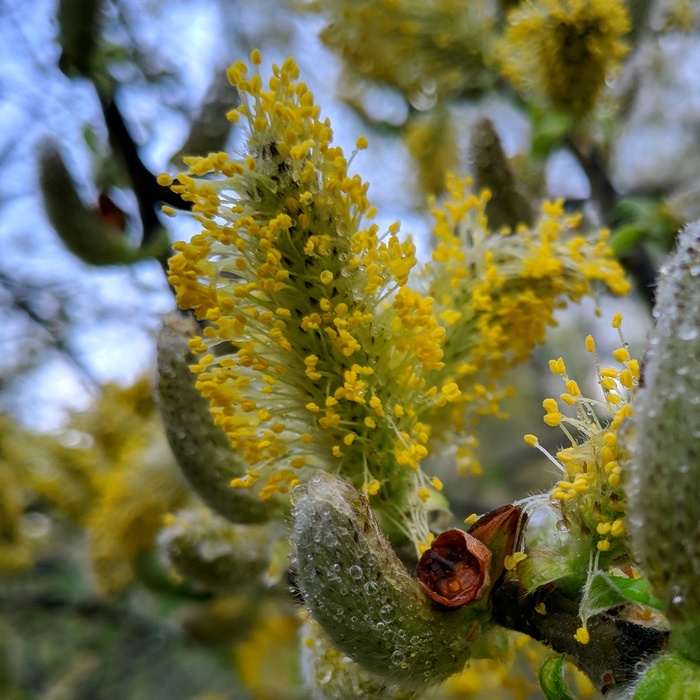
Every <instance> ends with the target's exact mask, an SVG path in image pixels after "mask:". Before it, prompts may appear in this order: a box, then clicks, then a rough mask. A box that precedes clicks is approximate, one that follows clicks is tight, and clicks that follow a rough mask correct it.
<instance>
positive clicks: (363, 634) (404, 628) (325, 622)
mask: <svg viewBox="0 0 700 700" xmlns="http://www.w3.org/2000/svg"><path fill="white" fill-rule="evenodd" d="M293 516H294V527H293V532H292V540H293V544H294V546H295V547H296V556H297V567H298V583H299V587H300V589H301V591H302V593H303V595H304V599H305V601H306V603H307V605H308V606H309V608H310V610H311V613H312V616H313V617H314V619H315V620H316V621H317V622H318V623H319V624H320V625H321V627H322V628H323V630H324V632H325V634H326V635H327V636H328V637H329V639H330V640H331V642H332V643H333V645H334V646H335V647H336V648H337V649H339V650H340V651H342V652H345V653H346V654H347V655H348V656H350V657H351V658H352V659H353V660H354V661H356V662H357V663H359V664H360V665H361V666H362V667H363V668H364V669H366V670H367V671H369V672H370V673H374V674H376V675H378V676H379V677H380V678H382V679H384V680H385V681H387V682H389V683H396V684H398V685H400V686H401V688H403V689H414V690H417V689H420V688H423V687H426V686H428V685H431V684H435V683H440V682H442V681H444V680H445V679H446V678H448V677H449V676H451V675H453V674H455V673H458V672H459V671H461V670H462V668H463V667H464V664H465V663H466V662H467V660H468V659H469V655H470V647H469V644H470V641H471V640H473V639H474V638H475V637H476V636H477V635H478V633H479V631H480V624H479V619H478V616H479V615H483V614H484V613H483V611H478V610H476V609H473V608H469V607H465V608H462V609H460V610H458V611H453V612H444V611H442V610H439V609H438V608H437V607H436V606H434V605H433V603H431V602H430V601H429V600H428V598H427V597H426V595H425V594H424V593H423V591H422V590H421V589H420V586H419V585H418V583H417V582H416V580H415V579H413V578H412V577H411V576H410V575H409V573H408V572H407V571H406V568H405V567H404V566H403V564H402V563H401V562H400V561H399V559H398V558H397V556H396V554H395V553H394V551H393V549H392V548H391V545H390V544H389V542H388V541H387V539H386V537H385V536H384V534H383V533H382V532H381V530H380V528H379V525H378V524H377V521H376V519H375V518H374V516H373V515H372V512H371V510H370V508H369V504H368V502H367V500H366V499H365V498H364V497H363V496H362V495H361V494H360V493H359V491H357V490H356V489H355V488H353V487H352V486H351V485H349V484H348V483H347V482H345V481H343V480H342V479H340V478H338V477H336V476H333V475H330V474H327V473H319V474H317V475H316V476H314V477H313V478H312V479H311V480H310V482H309V483H308V485H307V486H306V488H305V490H304V492H303V495H301V496H298V497H297V498H296V500H295V505H294V510H293Z"/></svg>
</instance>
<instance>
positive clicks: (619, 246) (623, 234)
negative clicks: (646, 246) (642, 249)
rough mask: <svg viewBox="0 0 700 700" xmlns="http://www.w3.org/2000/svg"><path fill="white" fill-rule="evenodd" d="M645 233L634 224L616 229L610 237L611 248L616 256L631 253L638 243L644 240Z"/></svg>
mask: <svg viewBox="0 0 700 700" xmlns="http://www.w3.org/2000/svg"><path fill="white" fill-rule="evenodd" d="M643 235H644V232H643V231H642V229H640V228H639V227H638V226H635V225H634V224H626V225H624V226H620V227H619V228H617V229H615V231H614V232H613V234H612V236H611V237H610V247H611V248H612V249H613V252H614V253H615V255H617V256H619V255H624V254H625V253H629V252H630V251H631V250H632V248H634V246H635V245H636V244H637V242H638V241H639V240H640V239H641V238H642V236H643Z"/></svg>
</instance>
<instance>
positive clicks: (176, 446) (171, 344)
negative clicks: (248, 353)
mask: <svg viewBox="0 0 700 700" xmlns="http://www.w3.org/2000/svg"><path fill="white" fill-rule="evenodd" d="M196 332H197V325H196V323H195V322H194V321H193V320H190V319H188V318H186V317H184V316H181V315H179V314H173V315H171V316H169V317H168V318H166V320H165V324H164V325H163V328H162V330H161V333H160V336H159V338H158V393H159V396H160V412H161V416H162V418H163V424H164V426H165V432H166V434H167V436H168V441H169V442H170V447H171V448H172V451H173V453H174V454H175V458H176V459H177V461H178V463H179V465H180V468H181V469H182V472H183V473H184V475H185V477H186V479H187V481H188V482H189V484H190V486H192V488H193V489H194V490H195V491H196V492H197V494H198V495H199V496H200V497H201V498H202V499H203V500H204V501H205V503H206V504H207V505H209V506H211V507H212V508H213V509H214V510H215V511H216V512H217V513H220V514H221V515H223V516H224V517H225V518H227V519H228V520H230V521H231V522H234V523H258V522H263V521H265V520H267V519H268V518H269V517H270V514H271V513H272V511H273V510H274V506H273V505H272V504H271V503H269V502H263V501H261V500H260V499H259V498H258V496H257V495H255V494H253V493H251V492H250V491H247V490H245V489H234V488H232V487H231V480H232V479H234V478H237V477H242V476H244V475H245V466H244V464H243V461H242V460H241V459H240V458H239V457H238V455H236V453H235V452H234V451H233V449H232V448H231V446H230V445H229V442H228V438H227V437H226V434H225V433H224V432H223V430H221V428H219V426H217V425H215V424H214V421H213V419H212V417H211V414H210V413H209V405H208V402H207V400H206V399H204V398H203V397H202V396H201V395H200V394H199V392H198V391H197V389H196V388H195V376H194V375H193V374H192V373H191V372H190V370H189V365H190V364H192V363H193V362H194V361H195V360H194V356H193V355H192V354H191V352H190V349H189V345H188V342H187V341H188V339H189V338H191V337H192V336H194V335H195V334H196Z"/></svg>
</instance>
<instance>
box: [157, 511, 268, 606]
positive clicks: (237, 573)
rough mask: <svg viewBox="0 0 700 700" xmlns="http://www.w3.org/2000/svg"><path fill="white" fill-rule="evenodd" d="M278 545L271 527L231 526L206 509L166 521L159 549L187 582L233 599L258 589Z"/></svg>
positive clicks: (182, 514) (179, 512)
mask: <svg viewBox="0 0 700 700" xmlns="http://www.w3.org/2000/svg"><path fill="white" fill-rule="evenodd" d="M279 539H280V534H279V533H278V532H275V530H274V528H273V527H272V526H271V525H234V524H232V523H229V522H228V521H226V520H224V519H223V518H222V517H220V516H218V515H216V514H215V513H213V512H212V511H211V510H209V509H208V508H192V509H188V510H180V511H177V513H175V514H174V515H172V516H169V522H168V523H167V525H166V527H164V528H163V529H162V530H161V531H160V532H159V533H158V546H159V549H160V551H161V553H162V555H163V556H164V557H165V559H166V561H167V563H168V564H169V565H170V566H171V567H172V568H173V569H174V570H175V571H176V572H177V573H178V574H179V575H180V576H182V577H183V578H184V579H185V580H186V581H188V582H190V583H194V584H198V585H200V586H202V587H203V588H205V589H207V590H210V591H214V592H217V593H232V592H238V591H241V590H245V589H253V590H257V589H259V588H260V586H261V585H262V584H263V582H264V577H265V574H266V572H267V570H268V569H269V567H270V561H271V558H272V547H273V544H274V542H275V541H276V540H279Z"/></svg>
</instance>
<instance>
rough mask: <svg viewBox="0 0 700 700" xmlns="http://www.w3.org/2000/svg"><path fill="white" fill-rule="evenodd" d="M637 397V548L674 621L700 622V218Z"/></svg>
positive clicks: (663, 302) (632, 495)
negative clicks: (699, 583) (699, 584)
mask: <svg viewBox="0 0 700 700" xmlns="http://www.w3.org/2000/svg"><path fill="white" fill-rule="evenodd" d="M654 315H655V316H656V317H657V324H656V328H655V329H654V331H653V333H652V335H651V338H650V340H649V348H648V350H647V353H646V355H645V358H644V364H643V367H642V377H641V381H640V389H639V391H638V393H637V396H636V398H635V401H634V404H633V409H634V420H633V425H634V433H633V434H631V435H630V436H629V439H630V441H633V443H634V447H633V454H632V459H631V462H630V464H629V466H628V469H629V479H628V485H627V499H628V503H629V524H630V530H631V534H632V540H633V544H634V552H635V555H636V557H637V559H638V561H639V564H640V567H641V568H642V570H643V572H644V573H645V574H646V576H647V577H648V578H649V581H650V582H651V584H652V587H653V589H654V592H655V593H656V595H658V596H659V597H660V598H662V599H663V600H664V601H665V603H666V613H667V615H668V616H669V619H670V620H671V622H672V624H673V623H674V621H676V623H686V624H690V625H693V626H696V625H698V624H699V623H700V587H699V586H698V581H699V580H700V222H696V223H693V224H690V225H689V226H687V227H686V228H685V229H683V230H682V231H681V232H680V234H679V236H678V244H677V248H676V251H675V253H674V254H673V255H672V256H671V258H670V259H669V261H668V262H667V263H666V264H665V265H664V267H663V268H662V270H661V276H660V282H659V288H658V295H657V302H656V308H655V311H654Z"/></svg>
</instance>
